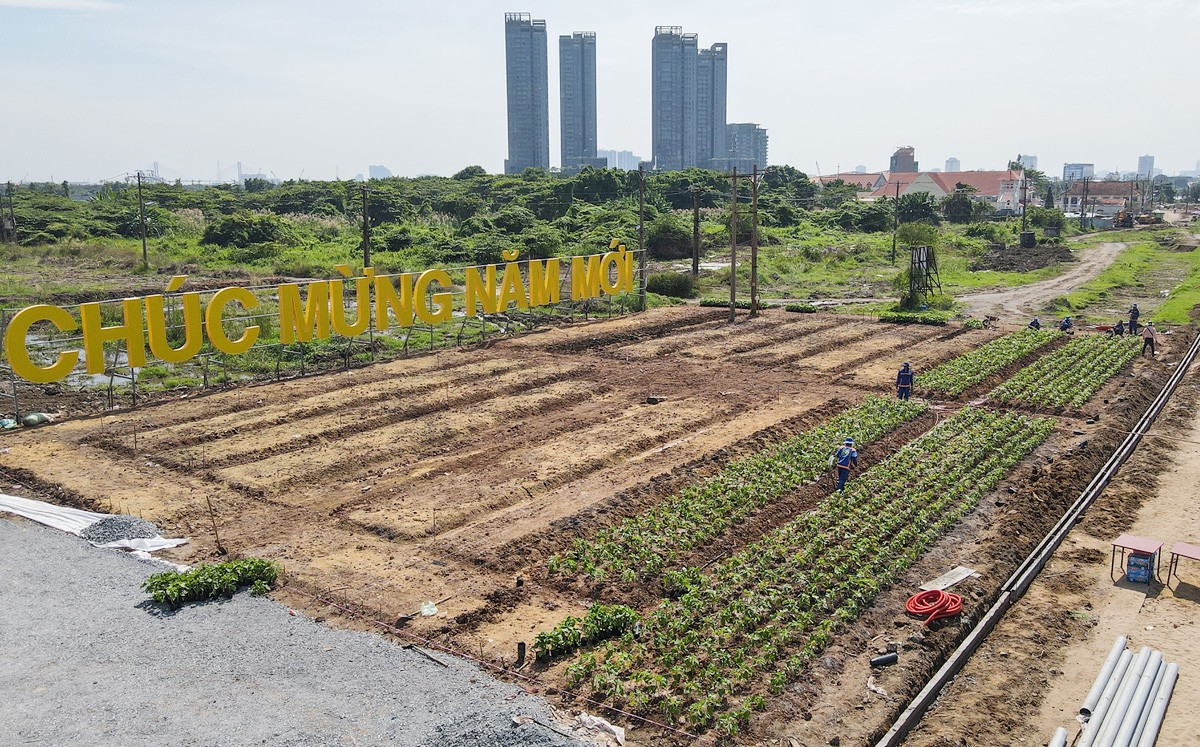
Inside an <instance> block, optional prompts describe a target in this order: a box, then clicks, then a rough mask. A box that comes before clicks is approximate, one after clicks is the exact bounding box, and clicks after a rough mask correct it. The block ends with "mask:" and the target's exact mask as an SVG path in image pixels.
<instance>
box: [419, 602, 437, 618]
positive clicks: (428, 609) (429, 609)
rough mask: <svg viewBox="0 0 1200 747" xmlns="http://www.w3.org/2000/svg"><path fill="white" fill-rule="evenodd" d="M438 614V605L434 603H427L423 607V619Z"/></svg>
mask: <svg viewBox="0 0 1200 747" xmlns="http://www.w3.org/2000/svg"><path fill="white" fill-rule="evenodd" d="M437 612H438V610H437V605H436V604H434V603H433V602H426V603H425V604H422V605H421V617H433V616H434V615H436V614H437Z"/></svg>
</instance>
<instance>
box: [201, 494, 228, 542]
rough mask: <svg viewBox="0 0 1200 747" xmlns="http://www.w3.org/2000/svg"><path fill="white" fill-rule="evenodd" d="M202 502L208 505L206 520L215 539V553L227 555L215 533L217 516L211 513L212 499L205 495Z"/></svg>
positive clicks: (218, 535)
mask: <svg viewBox="0 0 1200 747" xmlns="http://www.w3.org/2000/svg"><path fill="white" fill-rule="evenodd" d="M204 502H205V503H207V504H208V518H209V520H210V521H211V522H212V528H213V537H216V539H217V552H218V553H219V554H221V555H227V554H228V551H227V550H226V549H225V547H224V546H223V545H221V535H220V534H218V533H217V514H216V512H214V511H213V507H212V499H210V498H209V497H208V496H207V495H206V496H204Z"/></svg>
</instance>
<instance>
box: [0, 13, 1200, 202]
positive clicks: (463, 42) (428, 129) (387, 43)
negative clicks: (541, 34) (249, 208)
mask: <svg viewBox="0 0 1200 747" xmlns="http://www.w3.org/2000/svg"><path fill="white" fill-rule="evenodd" d="M349 5H350V10H351V11H352V12H346V13H332V12H329V11H328V9H327V8H326V7H325V6H323V5H321V4H318V3H311V2H298V3H281V2H276V1H275V0H263V2H260V3H254V4H244V3H235V2H232V1H231V0H214V1H213V2H211V3H208V4H206V5H205V6H204V10H203V12H201V11H200V10H199V9H196V8H192V7H190V6H181V5H176V4H166V3H163V4H159V3H151V2H146V1H144V0H137V1H135V0H129V1H126V0H86V1H85V0H53V1H50V0H0V23H2V24H4V26H5V28H6V29H7V30H8V31H9V34H8V38H7V41H6V49H7V51H8V53H9V56H10V58H11V59H12V60H14V61H15V60H20V70H21V75H16V76H11V80H10V81H9V83H8V89H7V90H8V92H9V97H10V100H12V101H19V102H20V103H21V107H22V108H21V111H22V112H23V114H22V115H21V116H15V117H10V118H7V119H6V120H5V123H4V125H3V128H4V130H3V131H4V134H5V136H6V137H5V140H6V141H7V142H12V143H19V144H20V147H18V148H13V149H11V150H10V151H8V152H5V153H3V154H0V180H8V179H11V180H13V181H21V180H37V181H46V180H49V179H50V178H51V177H53V178H54V180H56V181H61V180H63V179H68V180H72V181H96V180H101V179H110V178H113V177H117V176H119V175H121V174H124V173H128V172H131V171H134V170H136V169H138V168H149V166H150V164H151V162H152V161H159V162H160V163H161V167H162V175H163V177H164V178H167V179H170V180H173V179H175V178H182V179H184V180H188V181H190V180H194V179H196V180H214V179H216V177H217V168H218V164H221V168H222V171H223V172H224V173H223V176H224V177H226V178H228V176H229V175H230V173H232V167H233V164H234V162H235V161H238V160H241V161H243V162H245V163H247V164H251V165H252V166H253V168H254V169H255V170H256V171H259V172H262V173H271V172H273V173H274V174H275V175H277V176H278V177H280V178H297V177H298V176H301V175H303V176H304V177H305V178H318V179H332V178H334V177H335V176H337V175H339V174H340V175H341V176H343V177H346V176H350V175H353V174H354V173H356V172H361V171H365V170H366V167H367V165H369V164H372V163H376V164H378V163H386V164H388V165H389V168H391V169H392V170H393V171H394V172H395V173H397V174H400V175H404V176H415V175H420V174H447V175H448V174H452V173H454V172H455V171H457V170H459V169H461V168H463V167H464V166H467V165H473V164H478V165H481V166H483V167H484V168H485V169H487V170H488V171H491V172H500V171H501V170H502V166H503V160H504V158H505V155H506V153H507V149H506V142H505V138H506V132H505V128H504V124H503V123H504V117H505V99H504V97H505V84H504V82H503V80H504V76H505V68H504V66H503V65H502V64H501V61H502V60H503V55H504V40H503V38H502V37H501V36H500V34H499V33H498V30H497V27H498V19H500V18H501V17H502V15H503V13H504V12H506V11H511V10H513V5H514V4H512V3H508V2H504V3H499V2H490V1H489V2H485V1H483V0H465V1H464V2H462V3H457V4H454V5H453V7H449V6H448V5H443V6H431V7H429V8H424V9H423V10H422V12H421V13H415V12H413V11H412V10H411V9H405V8H403V7H391V6H376V5H372V4H369V3H360V2H353V1H352V2H350V3H349ZM868 6H869V7H868ZM1108 6H1111V7H1110V10H1111V11H1112V12H1122V9H1124V10H1128V11H1129V12H1128V13H1127V14H1125V17H1124V20H1123V22H1122V24H1111V23H1108V22H1107V20H1106V18H1107V17H1108V16H1109V14H1108V13H1105V14H1080V13H1078V12H1073V10H1072V8H1074V7H1076V4H1074V3H1071V2H1067V1H1066V0H1049V1H1047V2H1033V1H1032V0H1011V2H1009V3H1006V4H1003V5H995V4H991V3H984V2H982V1H977V0H931V1H930V2H928V3H923V4H921V5H920V6H919V7H908V6H906V7H904V8H899V7H896V6H894V5H893V4H888V3H884V2H881V1H878V0H864V3H863V4H862V6H861V7H860V6H856V7H854V8H843V7H840V6H819V7H818V6H811V7H809V6H799V5H796V6H792V5H788V6H783V7H777V8H772V9H770V10H769V11H761V12H756V13H754V14H745V13H731V12H730V11H729V10H728V8H727V7H725V6H723V5H718V4H717V3H715V2H704V1H700V2H694V3H682V2H664V3H659V4H655V5H654V6H652V7H649V8H647V7H644V6H643V5H639V4H636V3H632V2H625V1H624V0H615V2H614V3H611V4H609V5H606V6H605V8H603V9H602V10H598V9H591V8H588V7H585V6H576V5H568V4H561V5H557V4H556V5H551V4H541V5H538V4H533V3H531V4H528V5H527V8H526V9H528V10H530V11H532V13H533V15H534V16H536V17H538V18H545V19H546V21H547V27H548V33H552V34H554V35H556V36H557V35H559V34H566V33H571V32H572V31H575V30H578V29H588V30H594V31H595V32H596V34H597V37H598V39H600V50H599V51H598V55H597V68H598V71H599V72H598V81H597V96H598V101H599V106H598V112H597V130H598V134H599V140H598V145H603V146H606V147H608V148H611V149H616V150H630V151H633V152H636V153H640V154H644V155H647V156H648V154H649V153H650V145H651V143H650V139H651V125H650V120H651V103H650V101H651V90H650V89H651V81H650V79H649V75H648V72H649V70H650V55H651V50H650V46H651V45H650V41H651V39H652V37H653V30H654V28H655V26H658V25H664V24H678V25H681V26H683V27H684V28H687V29H689V30H694V31H695V32H696V33H698V34H700V35H701V37H702V38H703V39H706V40H709V39H719V40H721V41H723V42H727V43H728V44H729V45H730V47H731V48H732V49H733V50H734V51H735V53H736V60H737V63H736V65H735V67H734V68H731V69H730V70H729V78H730V79H729V82H728V91H729V100H728V121H736V122H747V121H750V122H762V123H765V124H766V125H767V126H768V127H769V129H770V130H771V160H772V162H773V163H777V164H781V163H786V164H789V165H792V166H795V167H796V168H799V169H801V170H802V171H804V172H806V173H809V174H813V175H815V174H818V173H822V172H823V173H832V172H834V171H838V170H847V169H849V168H850V167H852V166H853V165H854V164H866V165H867V167H868V168H869V169H871V170H881V169H883V168H885V167H886V165H887V158H888V155H889V154H890V153H892V152H893V151H894V150H895V148H896V147H897V146H898V145H902V144H903V145H912V146H914V147H915V148H916V151H917V153H918V154H919V156H920V157H921V159H922V160H923V161H926V162H929V163H938V164H940V163H941V162H942V161H944V159H945V158H947V157H950V156H954V157H957V158H960V159H961V160H962V162H963V163H964V164H966V166H967V167H968V168H971V167H973V168H985V167H993V168H1000V167H1003V165H1004V164H1005V163H1006V162H1007V161H1008V160H1011V159H1012V158H1014V157H1015V155H1016V154H1017V153H1025V152H1029V153H1036V154H1038V155H1039V157H1040V168H1041V170H1043V171H1045V172H1046V173H1048V174H1056V173H1060V171H1061V168H1062V165H1063V163H1065V162H1080V161H1086V162H1090V163H1094V164H1096V172H1097V173H1098V174H1104V173H1108V172H1109V171H1114V170H1119V171H1121V172H1128V171H1134V170H1136V164H1137V158H1138V156H1139V155H1142V154H1145V153H1152V154H1154V155H1155V165H1156V167H1157V168H1160V169H1162V170H1163V171H1164V172H1165V173H1167V174H1174V173H1178V172H1180V171H1190V170H1193V169H1194V167H1195V165H1196V160H1197V157H1198V155H1200V154H1197V153H1196V152H1195V150H1196V146H1195V145H1194V143H1193V142H1192V141H1191V140H1190V139H1189V138H1188V137H1187V132H1186V128H1184V127H1180V126H1178V125H1175V124H1172V123H1175V122H1190V121H1193V120H1195V119H1196V118H1197V116H1200V102H1197V101H1196V100H1195V97H1188V96H1180V97H1171V96H1156V97H1150V98H1149V99H1147V100H1144V101H1139V102H1138V104H1137V105H1136V106H1134V105H1132V104H1130V105H1129V106H1121V105H1119V104H1114V102H1113V101H1112V100H1110V99H1106V98H1104V97H1095V96H1088V95H1085V94H1083V93H1079V94H1078V95H1076V94H1075V93H1072V92H1071V89H1070V88H1069V87H1063V86H1062V85H1061V82H1060V81H1059V80H1058V78H1057V76H1054V75H1052V74H1050V73H1047V72H1044V71H1042V72H1039V70H1038V68H1037V66H1036V65H1034V64H1032V63H1031V65H1030V67H1029V68H1028V69H1027V70H1026V71H1025V72H1023V73H1022V74H1021V75H1018V76H997V77H994V78H989V79H988V80H987V85H983V86H980V85H977V83H978V80H977V72H978V71H977V69H976V68H973V67H972V66H970V65H955V64H952V63H951V61H952V60H955V59H959V58H962V57H963V56H968V57H973V58H980V57H997V58H1000V57H1002V56H1003V55H1005V54H1008V53H1009V52H1010V51H1011V45H1012V40H1011V37H1010V36H1009V35H1008V34H1005V33H1003V32H1002V29H1001V27H1002V26H1003V24H1002V23H998V22H997V21H1000V20H1006V19H1015V18H1020V19H1021V24H1022V29H1023V37H1022V44H1024V45H1026V46H1027V47H1028V48H1030V49H1031V50H1035V51H1036V50H1038V49H1045V50H1051V49H1057V48H1060V47H1061V45H1062V43H1063V40H1064V39H1068V38H1069V39H1071V40H1073V41H1072V44H1073V45H1075V46H1077V47H1078V48H1079V49H1080V50H1081V53H1086V51H1087V50H1089V49H1091V50H1097V51H1098V50H1102V49H1105V48H1112V47H1118V46H1120V45H1122V44H1124V43H1126V42H1127V41H1128V40H1130V39H1135V38H1136V39H1151V40H1153V41H1152V44H1151V47H1152V48H1158V47H1159V46H1161V47H1162V48H1165V49H1169V48H1175V47H1178V46H1180V45H1183V44H1186V42H1187V33H1186V32H1185V29H1188V28H1194V27H1195V23H1194V22H1195V21H1198V20H1200V7H1198V6H1197V4H1195V3H1193V2H1188V1H1186V0H1147V2H1145V3H1135V2H1133V1H1132V0H1111V1H1110V0H1106V7H1108ZM1147 6H1153V10H1154V12H1153V13H1150V12H1143V11H1145V9H1146V7H1147ZM518 9H520V8H519V7H518ZM1164 18H1168V19H1170V22H1169V23H1164V22H1163V20H1162V19H1164ZM896 28H912V29H919V30H920V33H919V35H920V37H921V38H928V39H938V40H939V41H938V44H936V45H924V46H921V45H918V47H914V48H908V49H906V50H905V52H904V54H902V55H900V56H899V57H897V58H895V59H892V58H889V59H888V61H887V67H888V70H889V75H887V76H880V75H879V74H878V70H879V65H880V62H881V60H880V59H879V58H878V57H876V56H873V55H869V54H868V55H853V56H844V55H842V56H839V55H841V51H844V50H845V49H846V48H848V47H849V46H851V45H853V46H855V47H856V48H867V49H869V48H873V47H879V46H881V45H886V42H887V41H888V40H889V39H890V38H892V35H893V34H894V33H895V29H896ZM364 29H366V31H364ZM398 30H402V32H401V31H398ZM797 34H799V35H797ZM397 41H402V42H403V43H397ZM839 50H841V51H839ZM834 57H837V59H839V64H838V65H837V66H836V74H833V75H831V74H827V73H823V72H820V70H819V66H815V67H814V65H815V63H814V62H813V61H814V60H822V59H832V58H834ZM1031 59H1032V56H1031ZM931 69H936V70H938V75H937V76H936V80H937V83H936V85H933V86H932V88H928V90H926V88H923V87H922V86H924V84H923V83H920V81H923V80H930V78H929V76H928V71H929V70H931ZM364 71H369V74H364ZM547 73H548V82H549V85H548V89H549V90H548V97H549V98H550V99H553V100H552V101H551V102H550V105H549V106H550V112H549V113H550V118H551V119H552V120H557V119H558V112H557V110H555V109H554V107H555V106H557V104H558V101H557V99H558V96H559V91H558V88H559V71H558V63H557V60H551V61H550V64H549V68H548V71H547ZM1139 77H1140V74H1139V73H1138V72H1137V71H1136V70H1133V69H1120V70H1116V71H1114V72H1113V74H1112V76H1110V78H1109V79H1107V83H1106V84H1107V85H1110V86H1113V87H1116V88H1121V87H1133V88H1136V87H1137V86H1141V85H1142V82H1141V81H1140V80H1139ZM906 80H909V81H913V85H908V84H905V81H906ZM914 85H915V86H916V87H915V88H914ZM1187 85H1188V79H1187V76H1186V73H1185V72H1184V71H1183V68H1182V67H1181V66H1168V67H1166V68H1164V70H1163V72H1162V74H1161V75H1160V76H1158V77H1156V79H1155V83H1154V86H1155V90H1162V91H1172V90H1187ZM998 101H1008V102H1011V107H1012V111H1020V112H1055V111H1058V110H1060V109H1062V110H1063V111H1069V112H1070V118H1069V119H1070V120H1073V121H1075V122H1076V124H1069V125H1068V124H1061V125H1060V124H1051V125H1047V119H1046V117H1044V116H1034V115H1032V114H1030V115H1029V116H1018V117H1016V118H1013V117H1011V116H1004V111H1003V110H1002V109H998V108H997V105H996V102H998ZM364 102H366V107H365V109H364V108H363V107H364ZM354 111H365V112H367V115H366V116H362V115H358V116H351V112H354ZM881 112H887V113H888V114H889V115H890V116H878V115H879V114H880V113H881ZM1059 119H1061V118H1059ZM1049 121H1050V122H1057V121H1059V120H1058V119H1056V118H1054V117H1052V118H1051V119H1050V120H1049ZM1064 121H1065V120H1064ZM1148 122H1162V123H1166V124H1164V126H1160V127H1151V126H1150V125H1148V124H1147V123H1148ZM558 129H559V127H558V122H557V121H555V122H552V123H551V127H550V133H549V140H550V147H549V150H550V153H552V154H554V157H553V158H552V159H551V166H554V165H556V163H555V161H557V160H558V154H559V152H560V141H559V135H558ZM85 133H86V134H85ZM1113 133H1121V134H1122V137H1123V138H1125V139H1118V138H1116V137H1114V136H1113ZM97 143H102V144H103V147H96V146H97Z"/></svg>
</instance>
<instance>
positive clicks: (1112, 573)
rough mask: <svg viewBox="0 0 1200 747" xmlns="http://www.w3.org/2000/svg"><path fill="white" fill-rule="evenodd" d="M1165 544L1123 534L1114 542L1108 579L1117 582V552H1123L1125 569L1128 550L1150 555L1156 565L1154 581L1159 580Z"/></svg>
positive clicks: (1122, 561)
mask: <svg viewBox="0 0 1200 747" xmlns="http://www.w3.org/2000/svg"><path fill="white" fill-rule="evenodd" d="M1162 546H1163V543H1161V542H1159V541H1158V540H1155V539H1147V538H1145V537H1135V536H1134V535H1132V534H1122V535H1121V536H1120V537H1117V538H1116V539H1115V540H1113V541H1112V560H1111V561H1110V562H1109V566H1108V577H1109V578H1111V579H1113V580H1114V581H1115V580H1116V578H1117V576H1116V567H1117V550H1120V551H1121V568H1124V567H1125V552H1126V551H1127V550H1128V551H1129V552H1131V553H1137V554H1139V555H1149V556H1150V557H1151V558H1152V559H1153V565H1154V580H1155V581H1157V580H1158V572H1159V570H1160V566H1161V564H1162V557H1161V556H1160V554H1159V550H1161V549H1162ZM1198 559H1200V558H1198Z"/></svg>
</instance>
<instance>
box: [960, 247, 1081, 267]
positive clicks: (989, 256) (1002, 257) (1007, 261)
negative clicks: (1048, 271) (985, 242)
mask: <svg viewBox="0 0 1200 747" xmlns="http://www.w3.org/2000/svg"><path fill="white" fill-rule="evenodd" d="M1075 260H1076V257H1075V255H1074V254H1073V253H1072V252H1071V250H1070V249H1069V248H1067V247H1066V246H1063V245H1061V244H1060V245H1058V246H1048V245H1044V244H1039V245H1038V246H1035V247H1032V248H1030V249H1024V248H1022V247H1020V246H1010V247H1006V248H1004V249H1000V250H993V251H987V252H984V253H983V254H981V255H980V256H979V258H978V259H976V260H975V261H974V262H972V263H971V268H970V269H971V270H972V271H973V272H977V271H979V270H999V271H1001V272H1029V271H1031V270H1040V269H1042V268H1043V267H1049V266H1050V265H1054V264H1058V263H1060V262H1074V261H1075Z"/></svg>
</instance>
